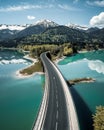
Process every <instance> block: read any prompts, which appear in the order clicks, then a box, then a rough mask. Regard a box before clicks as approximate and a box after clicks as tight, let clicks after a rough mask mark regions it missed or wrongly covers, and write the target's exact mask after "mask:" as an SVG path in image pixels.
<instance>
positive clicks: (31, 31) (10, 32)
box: [0, 20, 104, 45]
mask: <svg viewBox="0 0 104 130" xmlns="http://www.w3.org/2000/svg"><path fill="white" fill-rule="evenodd" d="M14 41H15V43H16V44H19V43H22V44H24V43H39V44H40V43H64V42H88V43H90V42H101V43H104V28H102V29H99V28H97V27H95V28H88V27H83V26H80V25H75V24H68V25H58V24H57V23H55V22H53V21H49V20H41V21H38V22H37V23H35V24H31V25H29V24H26V25H0V44H1V45H2V44H3V42H5V44H6V42H7V43H9V42H14Z"/></svg>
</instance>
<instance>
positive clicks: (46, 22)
mask: <svg viewBox="0 0 104 130" xmlns="http://www.w3.org/2000/svg"><path fill="white" fill-rule="evenodd" d="M35 25H43V26H45V27H47V28H48V27H56V26H59V25H58V24H57V23H55V22H53V21H50V20H46V19H44V20H40V21H37V22H36V24H35Z"/></svg>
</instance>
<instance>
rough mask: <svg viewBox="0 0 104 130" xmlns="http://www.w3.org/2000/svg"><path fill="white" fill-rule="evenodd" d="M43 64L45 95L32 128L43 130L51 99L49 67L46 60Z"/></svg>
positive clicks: (33, 129)
mask: <svg viewBox="0 0 104 130" xmlns="http://www.w3.org/2000/svg"><path fill="white" fill-rule="evenodd" d="M41 58H42V57H41ZM43 65H44V68H45V87H44V95H43V99H42V103H41V105H40V110H39V112H38V114H37V118H36V120H35V123H34V126H33V128H32V130H43V125H44V121H45V117H46V112H47V107H48V99H49V87H48V84H49V83H48V71H47V68H46V66H45V64H44V62H43Z"/></svg>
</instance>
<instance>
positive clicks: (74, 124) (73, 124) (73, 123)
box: [49, 60, 80, 130]
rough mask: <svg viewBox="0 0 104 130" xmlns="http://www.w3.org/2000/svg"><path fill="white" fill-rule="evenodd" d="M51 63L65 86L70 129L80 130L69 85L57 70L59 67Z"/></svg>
mask: <svg viewBox="0 0 104 130" xmlns="http://www.w3.org/2000/svg"><path fill="white" fill-rule="evenodd" d="M49 62H50V63H51V64H52V66H53V67H54V69H55V70H56V71H57V73H58V75H59V77H60V79H61V83H62V84H63V85H62V86H63V90H64V93H65V98H66V105H67V110H68V117H69V125H70V126H69V128H70V130H80V128H79V122H78V117H77V112H76V108H75V104H74V101H73V98H72V95H71V92H70V90H69V89H68V85H67V83H66V81H65V79H64V78H63V75H62V73H61V72H60V71H59V69H58V68H57V66H56V65H55V64H54V63H52V62H51V61H50V60H49Z"/></svg>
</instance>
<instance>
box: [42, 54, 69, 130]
mask: <svg viewBox="0 0 104 130" xmlns="http://www.w3.org/2000/svg"><path fill="white" fill-rule="evenodd" d="M41 59H42V61H43V62H44V64H45V66H46V68H47V72H48V78H49V84H48V86H49V100H48V108H47V112H46V117H45V122H44V126H43V130H69V121H68V111H67V106H66V100H65V94H64V91H63V87H62V82H61V80H60V78H59V76H58V73H57V72H56V70H55V69H54V67H53V66H52V64H51V63H50V61H49V60H48V58H47V56H46V54H45V53H43V54H42V55H41Z"/></svg>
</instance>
